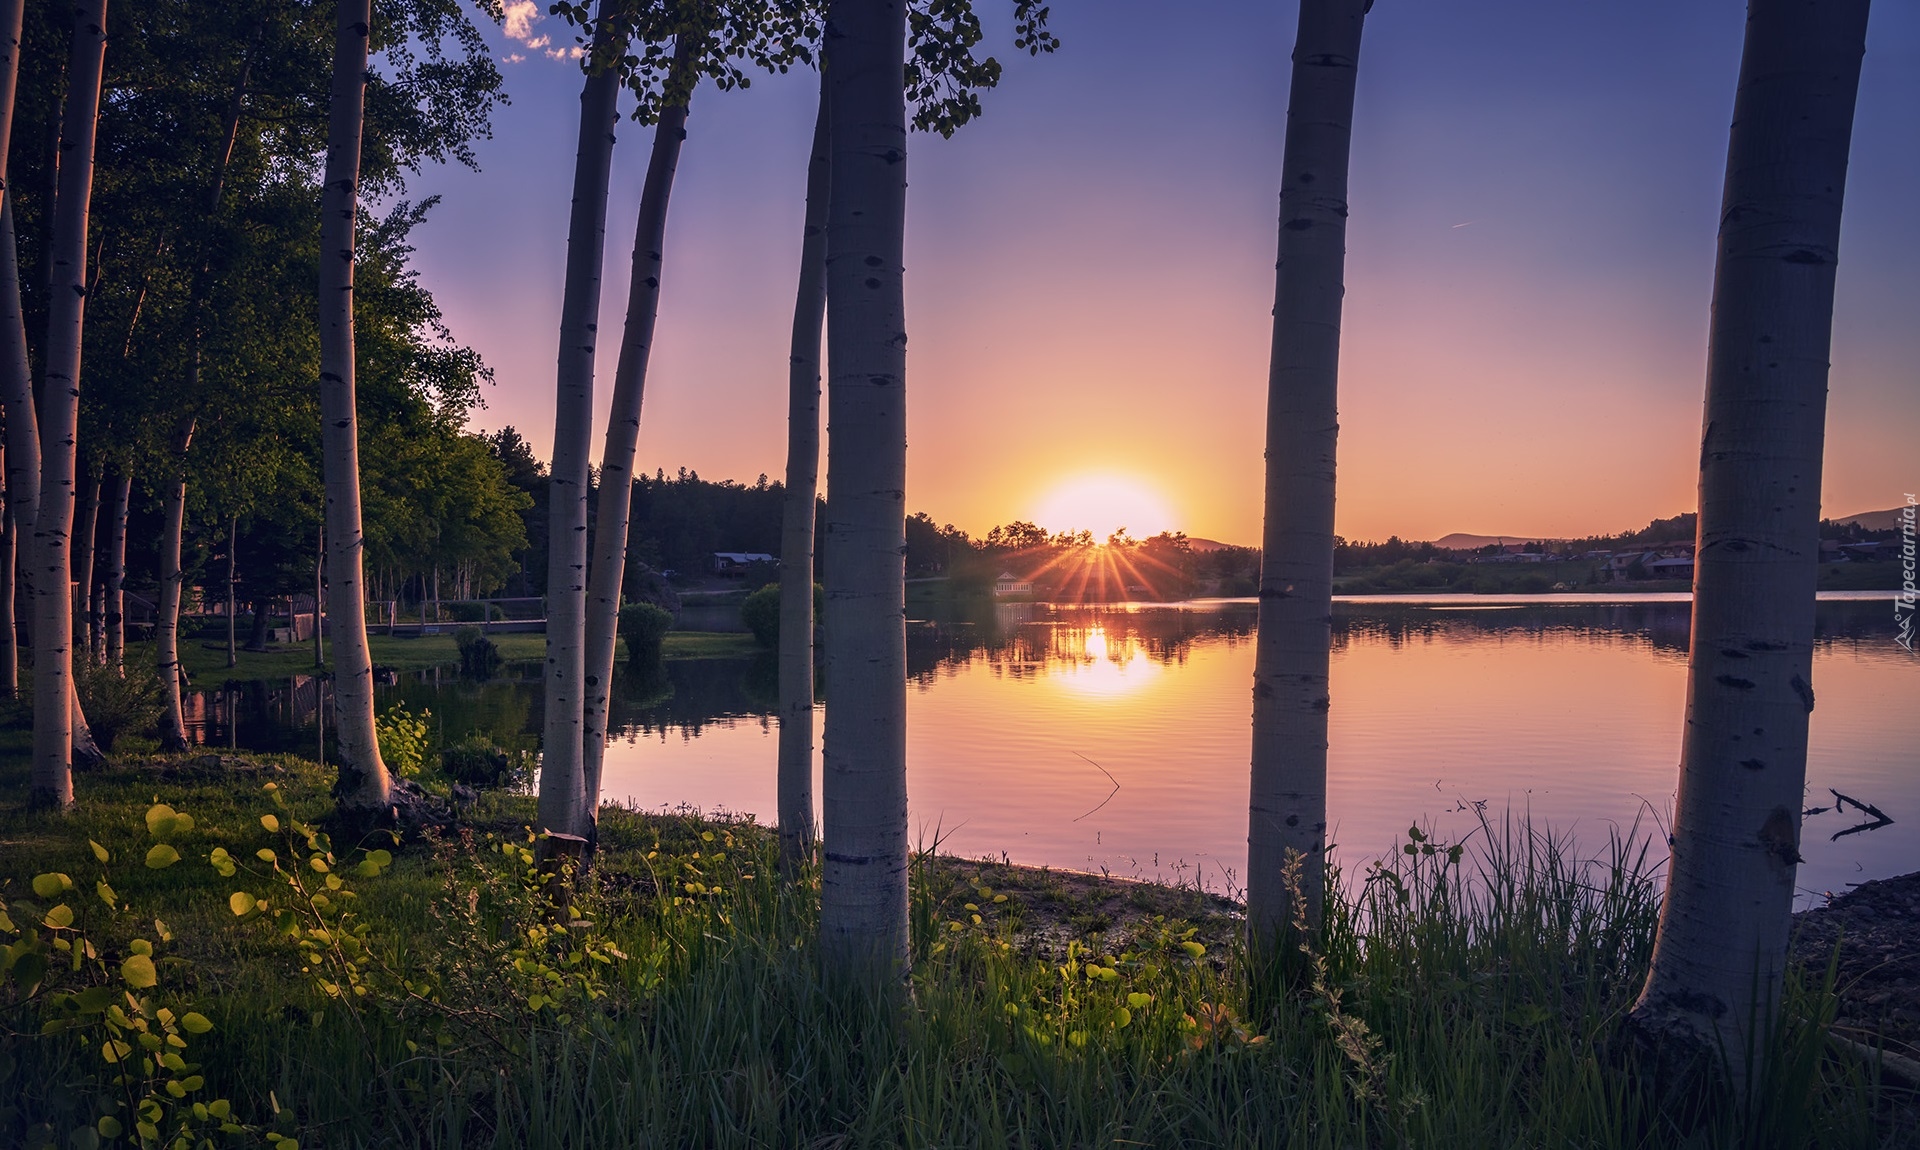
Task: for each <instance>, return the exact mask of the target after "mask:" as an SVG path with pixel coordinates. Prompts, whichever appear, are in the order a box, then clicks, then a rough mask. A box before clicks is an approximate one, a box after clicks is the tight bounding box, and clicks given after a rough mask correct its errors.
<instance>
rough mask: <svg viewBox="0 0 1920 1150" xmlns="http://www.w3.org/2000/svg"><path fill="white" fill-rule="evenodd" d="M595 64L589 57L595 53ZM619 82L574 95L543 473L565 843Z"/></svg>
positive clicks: (548, 764) (549, 763) (577, 713)
mask: <svg viewBox="0 0 1920 1150" xmlns="http://www.w3.org/2000/svg"><path fill="white" fill-rule="evenodd" d="M595 54H596V56H598V55H599V53H597V52H596V53H595ZM619 97H620V80H619V76H618V74H617V73H616V72H615V70H614V69H613V68H612V67H608V68H607V69H605V70H604V71H601V72H597V73H595V74H593V75H590V76H588V77H587V80H586V84H585V85H584V86H583V87H582V89H581V92H580V140H579V146H578V149H577V150H576V152H575V154H574V166H573V210H572V213H571V215H570V217H569V219H568V223H567V271H566V284H565V289H564V291H563V294H562V296H561V301H560V355H559V367H558V387H557V396H556V402H555V405H554V429H553V432H554V433H553V466H552V470H551V472H550V475H551V481H550V484H549V487H548V502H547V514H548V521H549V523H550V524H551V525H552V526H551V529H550V530H549V532H548V534H547V676H546V715H545V727H544V729H543V732H542V737H541V755H540V795H539V803H538V809H537V812H536V815H535V819H536V821H537V823H538V827H537V829H539V830H542V831H550V832H555V833H560V834H573V833H575V830H576V828H578V827H579V826H580V825H581V824H582V822H583V821H584V808H585V805H586V774H585V765H584V763H583V762H582V757H583V755H584V753H585V732H584V722H583V720H584V707H583V704H584V702H585V695H586V691H585V686H586V684H585V679H586V675H587V659H586V607H587V602H586V600H587V586H586V584H587V464H588V458H589V455H590V452H591V450H592V435H593V354H594V345H595V343H596V341H597V339H598V332H597V331H596V330H595V327H596V324H597V322H598V319H599V313H600V272H601V266H602V264H603V262H604V260H605V251H606V231H607V178H608V173H609V169H610V167H611V165H612V162H613V130H614V124H615V121H616V117H617V116H618V107H617V105H618V101H619Z"/></svg>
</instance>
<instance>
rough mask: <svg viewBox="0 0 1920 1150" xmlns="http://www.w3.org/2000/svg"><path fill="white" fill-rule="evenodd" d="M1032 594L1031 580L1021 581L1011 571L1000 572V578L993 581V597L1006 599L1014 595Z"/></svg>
mask: <svg viewBox="0 0 1920 1150" xmlns="http://www.w3.org/2000/svg"><path fill="white" fill-rule="evenodd" d="M1031 594H1033V580H1031V579H1022V578H1020V577H1019V576H1018V575H1015V574H1014V573H1013V572H1011V571H1002V572H1000V578H998V579H995V580H994V581H993V597H994V598H995V599H1008V598H1011V597H1013V596H1015V595H1031Z"/></svg>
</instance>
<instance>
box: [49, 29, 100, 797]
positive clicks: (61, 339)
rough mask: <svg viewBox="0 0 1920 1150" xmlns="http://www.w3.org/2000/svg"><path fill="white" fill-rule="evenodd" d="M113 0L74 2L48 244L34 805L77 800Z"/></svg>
mask: <svg viewBox="0 0 1920 1150" xmlns="http://www.w3.org/2000/svg"><path fill="white" fill-rule="evenodd" d="M106 22H107V5H106V0H85V2H84V3H76V4H74V5H73V45H72V52H71V54H70V56H69V57H68V64H67V104H66V111H65V114H64V115H63V117H62V121H61V128H60V178H59V193H58V197H57V200H56V203H55V206H54V215H53V235H52V241H51V243H50V244H49V245H48V255H49V264H50V268H49V279H50V283H51V288H52V290H51V291H50V293H49V302H48V309H47V341H46V348H45V352H44V354H45V357H46V359H45V364H44V375H43V380H42V384H41V387H40V399H41V404H42V406H41V410H40V435H41V443H40V510H39V514H38V515H36V516H35V517H34V525H33V531H34V539H33V550H34V557H35V558H34V563H33V567H34V572H33V599H34V628H33V630H34V637H35V640H36V648H35V650H34V675H33V785H32V793H31V796H30V802H31V803H32V804H33V805H36V806H52V807H60V808H65V807H68V806H71V805H72V803H73V765H72V764H73V737H74V722H73V718H74V711H75V709H76V708H77V707H78V703H77V701H76V698H75V695H74V692H73V596H72V593H71V591H70V590H69V589H68V586H69V583H70V582H71V563H70V561H71V558H72V555H71V550H70V539H69V535H70V533H71V531H72V529H73V511H74V507H73V497H74V481H75V479H76V476H75V473H74V472H75V464H76V462H77V460H76V456H75V434H76V432H77V430H78V425H79V417H80V348H81V330H82V326H83V324H84V322H85V319H86V290H87V209H88V205H89V203H90V202H91V200H92V198H93V139H94V129H95V127H96V125H97V123H98V120H99V111H100V74H101V66H102V63H103V62H104V59H105V55H106V45H107V35H106Z"/></svg>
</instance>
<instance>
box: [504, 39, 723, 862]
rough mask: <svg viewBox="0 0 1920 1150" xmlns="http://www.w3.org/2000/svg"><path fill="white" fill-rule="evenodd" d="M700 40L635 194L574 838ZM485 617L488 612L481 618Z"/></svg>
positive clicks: (594, 747)
mask: <svg viewBox="0 0 1920 1150" xmlns="http://www.w3.org/2000/svg"><path fill="white" fill-rule="evenodd" d="M700 40H701V38H700V37H699V36H694V35H687V34H685V33H682V34H681V35H680V36H679V37H678V39H677V42H676V43H675V44H674V54H673V55H674V59H673V75H674V78H675V81H677V83H678V84H684V85H686V87H687V96H686V99H685V100H683V101H682V102H681V103H679V104H674V105H670V106H668V107H666V108H664V109H662V110H661V113H660V120H659V123H657V124H656V125H654V130H653V152H652V154H651V155H650V156H649V158H648V160H647V179H646V183H645V184H644V185H643V186H642V188H641V192H640V218H639V221H638V223H637V225H636V230H635V232H634V237H633V272H632V278H631V279H630V280H629V283H628V288H627V324H626V330H625V332H624V333H623V334H622V336H621V339H620V357H619V359H618V360H617V361H616V366H615V367H614V370H613V406H612V409H611V410H610V411H609V412H608V414H607V438H606V447H605V449H604V450H603V451H602V453H601V456H600V499H599V503H598V505H597V506H595V508H594V540H593V545H594V555H593V567H592V570H591V572H590V574H589V575H588V579H587V619H586V639H587V649H586V679H585V680H584V682H585V688H586V689H585V690H584V691H583V692H582V698H583V706H582V709H581V753H582V760H583V765H582V774H583V779H584V781H583V784H582V793H583V795H584V802H583V803H582V806H581V810H580V812H579V822H578V824H576V826H575V827H574V831H573V833H575V834H578V835H584V836H586V837H587V838H589V839H592V838H593V837H594V831H595V827H596V825H597V823H598V821H599V815H600V768H601V765H602V763H603V762H604V760H605V758H606V752H607V700H608V698H609V697H610V696H611V695H612V693H613V641H614V638H615V636H616V635H617V633H618V631H619V625H620V585H621V582H622V581H623V580H624V579H625V577H626V571H627V530H628V528H629V527H630V526H631V524H632V512H633V455H634V451H635V449H636V447H637V446H638V444H639V442H640V405H641V400H642V399H643V398H644V396H645V394H646V387H647V360H648V356H649V353H651V352H652V350H653V328H654V321H655V320H656V319H657V318H658V317H659V314H660V275H661V266H662V253H663V252H664V251H665V250H666V240H667V201H668V200H669V199H670V198H671V197H672V195H673V176H674V171H675V169H676V167H677V166H678V164H679V163H680V145H681V143H682V142H683V141H684V140H685V139H686V137H687V104H688V103H689V102H691V100H692V96H693V92H692V87H693V83H694V81H696V80H697V79H698V77H697V76H695V75H692V74H691V73H692V68H693V63H694V61H695V60H696V59H698V55H699V52H700ZM482 617H483V618H484V615H483V616H482Z"/></svg>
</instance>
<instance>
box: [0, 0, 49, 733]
mask: <svg viewBox="0 0 1920 1150" xmlns="http://www.w3.org/2000/svg"><path fill="white" fill-rule="evenodd" d="M25 11H26V0H0V410H4V412H5V418H6V428H7V431H6V441H5V444H4V446H0V461H4V463H0V475H4V476H5V480H6V485H7V500H6V522H5V524H4V535H5V539H4V540H0V591H4V594H5V602H4V603H0V616H4V627H5V634H3V635H0V689H3V690H4V691H5V694H6V696H7V697H8V698H13V697H14V696H16V695H18V694H19V692H20V646H19V627H18V624H17V622H16V620H15V617H14V607H15V604H16V596H17V594H18V591H19V581H18V580H17V579H16V577H15V574H16V572H17V571H18V570H19V559H20V540H21V539H22V538H23V537H24V538H27V539H31V538H32V537H33V516H34V513H35V511H37V510H38V504H39V502H40V493H39V487H40V464H39V443H38V429H37V427H36V425H35V418H34V414H33V382H32V378H31V374H30V369H29V368H28V366H27V339H26V330H25V328H24V326H23V324H22V317H21V313H20V268H19V264H18V262H17V260H16V253H15V251H14V243H13V197H12V196H11V195H8V194H7V191H6V184H7V180H6V177H7V156H8V153H9V152H10V151H11V150H12V140H13V98H14V92H15V91H16V89H17V88H18V86H19V79H20V26H21V20H22V17H23V15H24V13H25ZM23 402H24V410H22V404H23ZM22 420H24V422H21V421H22ZM28 442H31V443H32V444H33V447H32V450H31V451H30V452H29V454H30V455H31V459H22V458H21V453H22V452H23V451H25V450H26V449H27V448H26V445H27V443H28ZM23 531H24V535H23Z"/></svg>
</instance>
